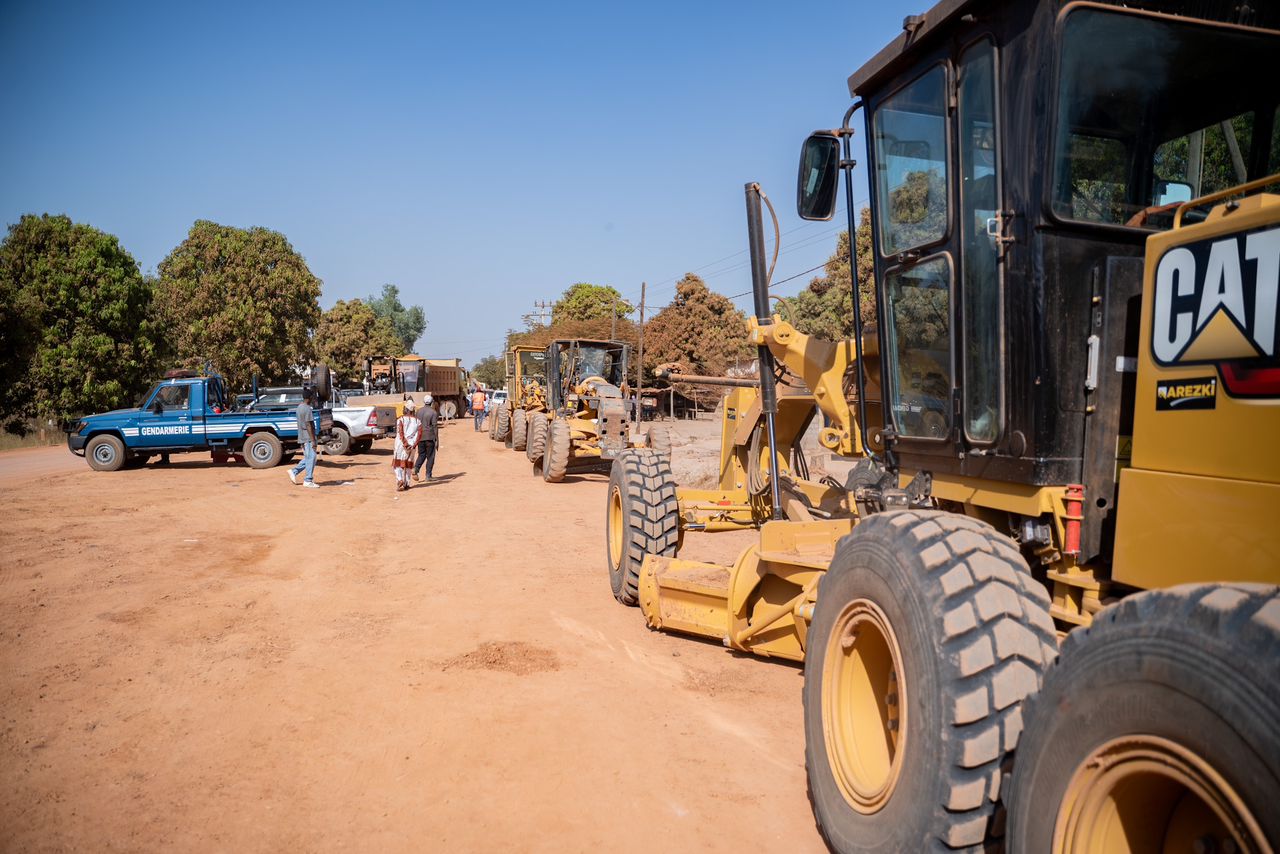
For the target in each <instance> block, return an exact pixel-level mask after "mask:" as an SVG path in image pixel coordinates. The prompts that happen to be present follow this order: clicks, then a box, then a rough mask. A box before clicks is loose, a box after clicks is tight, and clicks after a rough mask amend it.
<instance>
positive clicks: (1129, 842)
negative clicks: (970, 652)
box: [1053, 735, 1271, 854]
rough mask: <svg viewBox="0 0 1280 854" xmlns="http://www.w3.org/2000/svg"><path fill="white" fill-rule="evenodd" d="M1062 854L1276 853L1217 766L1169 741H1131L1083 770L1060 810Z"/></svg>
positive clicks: (1112, 746) (1108, 747)
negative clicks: (1090, 853)
mask: <svg viewBox="0 0 1280 854" xmlns="http://www.w3.org/2000/svg"><path fill="white" fill-rule="evenodd" d="M1053 850H1054V852H1057V854H1068V852H1070V854H1083V852H1098V854H1127V852H1135V854H1137V852H1143V854H1145V852H1152V854H1168V853H1169V852H1174V851H1216V852H1226V851H1237V852H1241V854H1244V852H1270V851H1271V847H1270V846H1269V845H1268V844H1267V840H1266V838H1265V837H1264V836H1263V834H1262V830H1261V828H1260V827H1259V826H1258V823H1257V821H1255V820H1254V818H1253V816H1252V815H1251V814H1250V813H1249V810H1248V807H1246V806H1245V804H1244V801H1243V800H1241V798H1240V796H1239V795H1238V794H1236V792H1235V790H1234V789H1233V788H1232V787H1231V785H1230V784H1229V783H1227V781H1226V780H1224V779H1223V778H1222V776H1221V775H1220V774H1218V772H1217V771H1215V770H1214V769H1213V768H1212V767H1211V766H1210V765H1209V763H1207V762H1205V761H1204V760H1203V759H1201V758H1200V757H1199V756H1196V755H1195V754H1194V753H1192V752H1191V751H1189V750H1187V749H1186V748H1184V747H1182V746H1181V745H1178V744H1175V743H1174V742H1172V741H1169V740H1168V739H1164V738H1160V737H1158V736H1151V735H1136V736H1126V737H1124V738H1118V739H1114V740H1112V741H1109V742H1107V743H1106V744H1103V745H1102V746H1101V747H1099V748H1097V749H1096V750H1094V751H1093V753H1091V754H1090V755H1089V757H1088V758H1087V759H1086V760H1085V761H1084V762H1083V763H1082V764H1081V765H1080V767H1079V768H1078V769H1076V772H1075V774H1074V775H1073V776H1072V778H1071V782H1070V783H1069V784H1068V785H1067V792H1066V796H1065V797H1064V798H1063V800H1062V804H1061V806H1060V807H1059V809H1058V818H1057V823H1056V825H1055V827H1054V832H1053Z"/></svg>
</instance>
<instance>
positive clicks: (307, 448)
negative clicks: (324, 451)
mask: <svg viewBox="0 0 1280 854" xmlns="http://www.w3.org/2000/svg"><path fill="white" fill-rule="evenodd" d="M315 397H316V390H315V389H313V388H311V387H310V386H308V387H306V388H304V389H303V390H302V402H301V403H299V404H298V441H299V442H300V443H302V459H301V460H299V461H298V463H297V464H296V465H294V467H293V468H291V469H289V480H291V481H292V482H294V483H297V482H298V475H300V474H302V472H304V471H305V472H306V473H307V476H306V477H305V478H303V480H302V485H303V486H305V487H306V488H307V489H319V488H320V486H319V484H317V483H316V482H315V479H314V478H315V472H316V425H315V422H314V421H313V420H312V416H311V403H312V402H313V401H314V400H315Z"/></svg>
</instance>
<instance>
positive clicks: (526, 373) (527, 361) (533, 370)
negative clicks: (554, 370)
mask: <svg viewBox="0 0 1280 854" xmlns="http://www.w3.org/2000/svg"><path fill="white" fill-rule="evenodd" d="M519 359H520V378H521V379H522V380H523V381H525V382H528V381H529V380H533V379H538V380H541V379H543V378H545V377H546V375H547V369H546V367H545V365H546V362H547V354H546V353H541V352H539V353H525V352H522V353H520V354H519Z"/></svg>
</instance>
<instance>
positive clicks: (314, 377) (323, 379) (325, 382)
mask: <svg viewBox="0 0 1280 854" xmlns="http://www.w3.org/2000/svg"><path fill="white" fill-rule="evenodd" d="M311 385H312V386H314V387H315V390H316V396H318V397H319V398H320V400H321V401H322V402H325V403H327V402H328V401H329V399H330V398H332V397H333V374H332V373H331V372H330V371H329V366H328V365H316V367H315V369H314V370H313V371H312V372H311Z"/></svg>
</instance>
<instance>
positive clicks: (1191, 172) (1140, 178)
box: [1052, 7, 1280, 228]
mask: <svg viewBox="0 0 1280 854" xmlns="http://www.w3.org/2000/svg"><path fill="white" fill-rule="evenodd" d="M1062 33H1063V34H1062V58H1061V62H1060V63H1059V66H1060V80H1059V86H1058V114H1057V139H1056V141H1055V142H1054V147H1053V164H1052V169H1053V184H1052V187H1053V191H1052V192H1053V197H1052V207H1053V211H1054V213H1055V214H1057V215H1058V216H1059V217H1062V218H1064V219H1071V220H1078V221H1084V222H1095V223H1102V224H1107V225H1127V226H1132V227H1145V228H1159V227H1168V226H1169V225H1171V223H1172V216H1168V217H1162V216H1161V215H1160V214H1161V212H1159V211H1155V210H1153V209H1154V208H1157V207H1160V206H1163V205H1168V204H1171V203H1172V202H1179V201H1186V200H1187V199H1190V198H1192V197H1194V196H1199V195H1204V194H1207V193H1211V192H1215V191H1217V190H1223V189H1228V188H1229V187H1232V186H1235V185H1238V184H1242V183H1244V182H1245V181H1246V180H1254V179H1257V178H1261V177H1263V176H1264V175H1265V174H1267V173H1269V172H1272V171H1274V170H1275V169H1276V168H1280V157H1276V156H1275V154H1276V152H1277V151H1278V150H1280V141H1278V140H1277V130H1280V125H1277V123H1276V121H1275V117H1276V106H1277V103H1278V102H1280V88H1277V87H1276V86H1275V83H1274V81H1275V67H1274V66H1275V56H1276V55H1277V53H1278V52H1280V38H1277V37H1276V36H1275V35H1271V34H1267V33H1265V32H1259V31H1246V30H1241V29H1236V28H1231V27H1216V26H1206V25H1203V24H1196V23H1190V22H1184V21H1179V20H1177V19H1175V18H1156V17H1151V16H1146V15H1139V14H1134V13H1130V12H1125V11H1120V10H1110V9H1097V8H1089V7H1084V8H1080V9H1076V10H1075V11H1073V12H1071V13H1070V14H1068V16H1067V18H1066V19H1065V21H1064V23H1063V30H1062ZM1224 57H1230V61H1224V60H1223V58H1224ZM1259 117H1263V118H1262V119H1259ZM1255 153H1256V154H1257V156H1255ZM1264 154H1265V155H1267V156H1263V155H1264Z"/></svg>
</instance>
